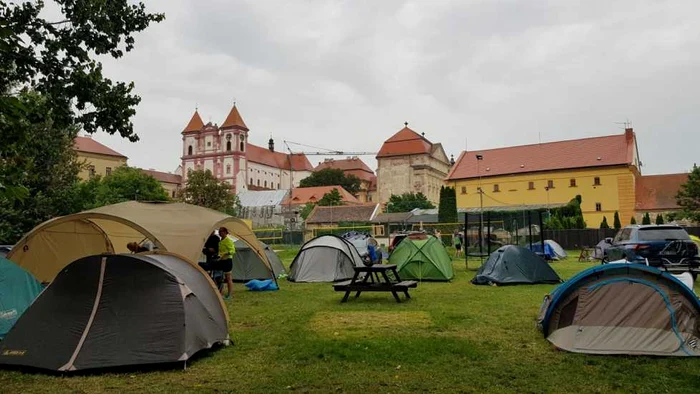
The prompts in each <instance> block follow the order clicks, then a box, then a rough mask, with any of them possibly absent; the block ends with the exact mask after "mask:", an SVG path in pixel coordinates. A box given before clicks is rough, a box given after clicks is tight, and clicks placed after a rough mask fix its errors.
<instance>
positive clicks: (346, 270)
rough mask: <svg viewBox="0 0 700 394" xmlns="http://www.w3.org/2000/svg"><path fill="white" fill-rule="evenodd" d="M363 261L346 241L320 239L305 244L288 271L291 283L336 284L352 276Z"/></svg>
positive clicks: (330, 237)
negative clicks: (355, 267)
mask: <svg viewBox="0 0 700 394" xmlns="http://www.w3.org/2000/svg"><path fill="white" fill-rule="evenodd" d="M363 264H364V263H363V261H362V257H360V254H359V253H358V252H357V249H355V247H354V246H352V244H351V243H350V242H348V241H347V240H345V239H343V238H341V237H338V236H335V235H321V236H319V237H316V238H314V239H312V240H310V241H309V242H307V243H305V244H304V245H303V246H302V247H301V249H300V250H299V253H297V255H296V256H295V257H294V261H292V265H291V266H290V267H289V277H288V279H289V280H290V281H292V282H335V281H339V280H345V279H350V278H352V277H353V276H354V275H355V269H354V268H353V267H354V266H358V267H359V266H362V265H363Z"/></svg>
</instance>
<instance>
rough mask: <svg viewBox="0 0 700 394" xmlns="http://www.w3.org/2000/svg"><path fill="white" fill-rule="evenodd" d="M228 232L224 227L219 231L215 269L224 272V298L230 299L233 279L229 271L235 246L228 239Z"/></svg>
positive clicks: (231, 267)
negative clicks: (217, 259) (226, 290)
mask: <svg viewBox="0 0 700 394" xmlns="http://www.w3.org/2000/svg"><path fill="white" fill-rule="evenodd" d="M228 234H229V232H228V229H227V228H226V227H221V228H220V229H219V237H221V241H219V262H218V264H217V268H218V269H220V270H221V271H223V272H224V280H226V286H227V287H228V295H227V296H226V298H227V299H228V298H230V297H231V296H232V295H233V278H232V277H231V271H232V270H233V255H234V254H236V246H235V245H234V244H233V239H231V238H229V236H228Z"/></svg>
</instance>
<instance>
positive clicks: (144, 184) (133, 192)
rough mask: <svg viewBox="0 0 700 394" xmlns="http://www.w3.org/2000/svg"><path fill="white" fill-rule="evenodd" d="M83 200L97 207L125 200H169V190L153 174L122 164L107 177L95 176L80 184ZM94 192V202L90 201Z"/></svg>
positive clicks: (91, 206) (90, 205) (92, 206)
mask: <svg viewBox="0 0 700 394" xmlns="http://www.w3.org/2000/svg"><path fill="white" fill-rule="evenodd" d="M80 191H81V192H82V197H81V198H82V199H83V201H84V202H85V203H86V204H87V205H89V206H86V207H85V208H95V207H101V206H104V205H110V204H117V203H120V202H124V201H132V200H133V201H168V192H167V191H166V190H165V189H164V188H163V186H162V185H161V184H160V182H158V181H157V180H156V179H155V178H153V177H152V176H150V175H148V174H146V173H145V172H143V171H141V170H140V169H138V168H133V167H127V166H120V167H117V168H115V169H114V170H113V171H112V174H111V175H108V176H106V177H95V178H94V179H92V180H90V181H88V182H84V183H83V184H81V185H80ZM90 194H92V198H93V200H92V202H90V200H89V198H90Z"/></svg>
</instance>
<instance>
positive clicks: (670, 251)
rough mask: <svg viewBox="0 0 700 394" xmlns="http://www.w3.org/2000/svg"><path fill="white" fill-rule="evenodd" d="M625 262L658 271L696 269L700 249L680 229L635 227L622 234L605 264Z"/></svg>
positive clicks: (665, 226)
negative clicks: (678, 267)
mask: <svg viewBox="0 0 700 394" xmlns="http://www.w3.org/2000/svg"><path fill="white" fill-rule="evenodd" d="M621 259H626V260H628V261H630V262H634V263H641V264H647V265H651V266H655V267H660V266H669V265H677V264H688V265H693V266H694V265H697V262H698V247H697V245H696V244H695V242H693V241H692V240H691V239H690V236H689V235H688V233H687V232H686V231H685V230H684V229H683V228H682V227H679V226H667V225H660V226H657V225H632V226H627V227H625V228H623V229H621V230H620V231H618V233H617V235H616V236H615V238H614V239H613V243H612V246H611V247H609V248H608V249H606V250H605V257H604V259H603V262H604V263H606V262H611V261H615V260H621Z"/></svg>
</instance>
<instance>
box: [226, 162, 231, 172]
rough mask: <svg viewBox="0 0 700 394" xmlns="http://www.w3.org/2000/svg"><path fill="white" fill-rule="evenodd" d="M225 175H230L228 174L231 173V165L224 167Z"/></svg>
mask: <svg viewBox="0 0 700 394" xmlns="http://www.w3.org/2000/svg"><path fill="white" fill-rule="evenodd" d="M226 173H227V174H230V173H231V165H230V164H227V165H226Z"/></svg>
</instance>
